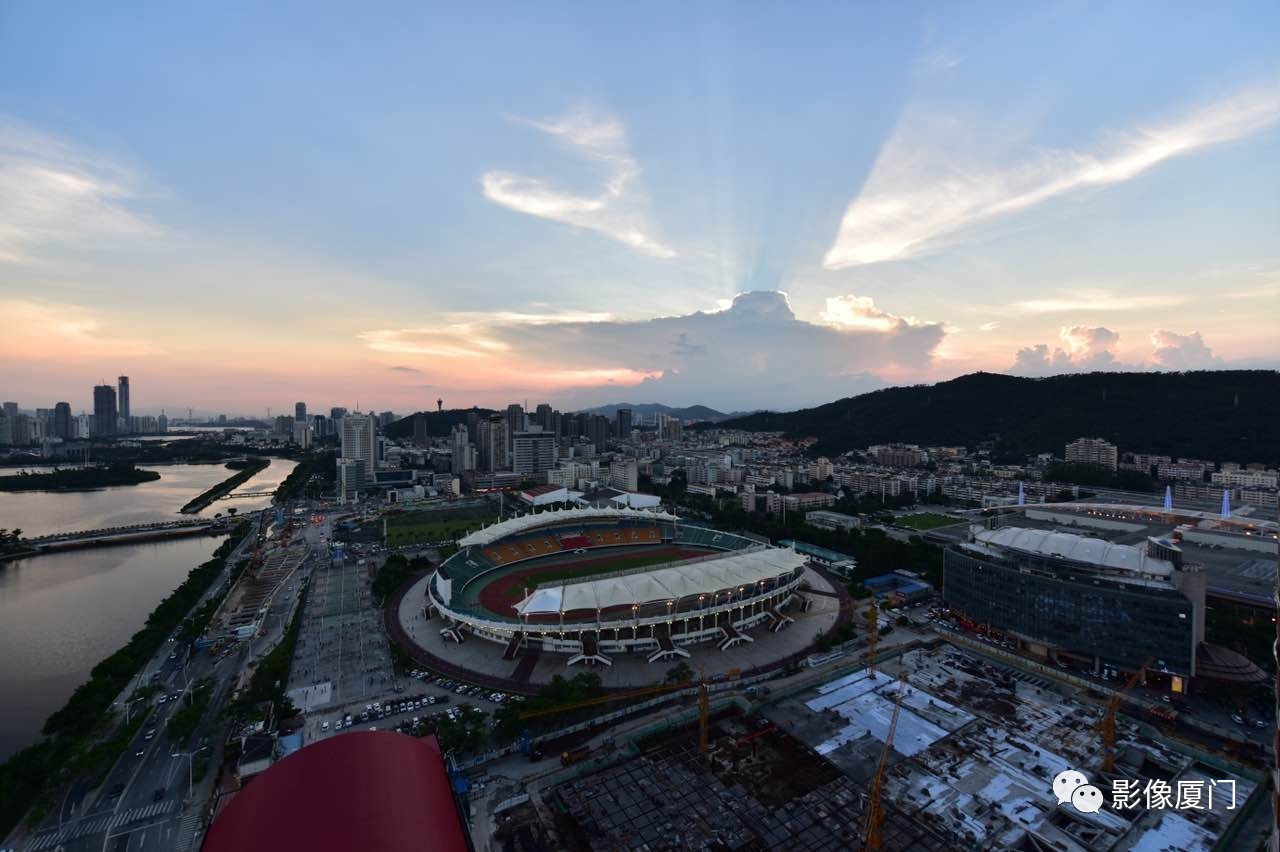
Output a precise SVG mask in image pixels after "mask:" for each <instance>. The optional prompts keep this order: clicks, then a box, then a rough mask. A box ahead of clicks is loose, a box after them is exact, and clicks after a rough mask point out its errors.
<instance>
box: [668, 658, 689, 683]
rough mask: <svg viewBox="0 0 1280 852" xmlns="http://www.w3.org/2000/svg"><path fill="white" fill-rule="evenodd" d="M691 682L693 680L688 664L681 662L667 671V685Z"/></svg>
mask: <svg viewBox="0 0 1280 852" xmlns="http://www.w3.org/2000/svg"><path fill="white" fill-rule="evenodd" d="M691 680H693V669H691V668H689V664H688V663H687V662H684V661H683V660H681V661H680V662H679V663H678V664H676V665H674V666H672V667H671V668H669V669H667V677H666V682H667V683H688V682H689V681H691Z"/></svg>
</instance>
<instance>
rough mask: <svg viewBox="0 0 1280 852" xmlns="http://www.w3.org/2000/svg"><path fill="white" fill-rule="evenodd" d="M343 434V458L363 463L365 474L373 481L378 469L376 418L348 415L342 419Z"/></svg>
mask: <svg viewBox="0 0 1280 852" xmlns="http://www.w3.org/2000/svg"><path fill="white" fill-rule="evenodd" d="M341 434H342V458H344V459H347V460H349V461H359V462H363V464H364V467H363V474H364V476H365V477H367V478H370V479H371V478H372V477H373V472H374V471H375V470H377V467H378V427H377V420H376V418H375V417H374V416H373V415H372V414H358V413H357V414H348V415H346V416H345V417H343V418H342V433H341ZM353 475H354V474H353Z"/></svg>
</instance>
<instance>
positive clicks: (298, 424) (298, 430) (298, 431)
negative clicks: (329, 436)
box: [293, 415, 311, 450]
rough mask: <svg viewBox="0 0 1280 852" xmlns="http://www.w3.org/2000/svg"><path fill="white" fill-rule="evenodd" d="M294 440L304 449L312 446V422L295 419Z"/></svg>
mask: <svg viewBox="0 0 1280 852" xmlns="http://www.w3.org/2000/svg"><path fill="white" fill-rule="evenodd" d="M304 416H305V415H304ZM293 442H294V443H295V444H297V445H298V446H299V447H301V448H302V449H304V450H305V449H307V448H309V447H310V446H311V424H310V423H308V422H307V421H306V420H295V421H293Z"/></svg>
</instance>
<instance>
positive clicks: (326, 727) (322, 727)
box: [320, 722, 329, 731]
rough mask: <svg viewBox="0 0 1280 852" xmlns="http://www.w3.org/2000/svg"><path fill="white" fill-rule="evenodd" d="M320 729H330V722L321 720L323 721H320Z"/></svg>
mask: <svg viewBox="0 0 1280 852" xmlns="http://www.w3.org/2000/svg"><path fill="white" fill-rule="evenodd" d="M320 730H322V731H327V730H329V723H328V722H321V723H320Z"/></svg>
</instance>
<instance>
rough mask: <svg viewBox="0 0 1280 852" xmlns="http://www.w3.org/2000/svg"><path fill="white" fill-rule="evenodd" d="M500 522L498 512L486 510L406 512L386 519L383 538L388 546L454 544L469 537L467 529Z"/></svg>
mask: <svg viewBox="0 0 1280 852" xmlns="http://www.w3.org/2000/svg"><path fill="white" fill-rule="evenodd" d="M497 519H498V515H497V513H496V512H493V511H492V510H490V509H487V508H475V509H442V510H437V511H422V512H405V513H403V514H400V515H391V516H389V517H388V518H387V519H386V528H385V529H386V533H385V535H384V539H385V542H386V544H387V545H388V546H389V547H401V546H403V545H406V544H418V543H421V542H434V541H454V540H456V539H458V538H461V537H462V536H464V535H466V533H467V531H468V530H473V529H475V528H477V527H479V526H480V525H481V524H488V523H492V522H494V521H496V520H497Z"/></svg>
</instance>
